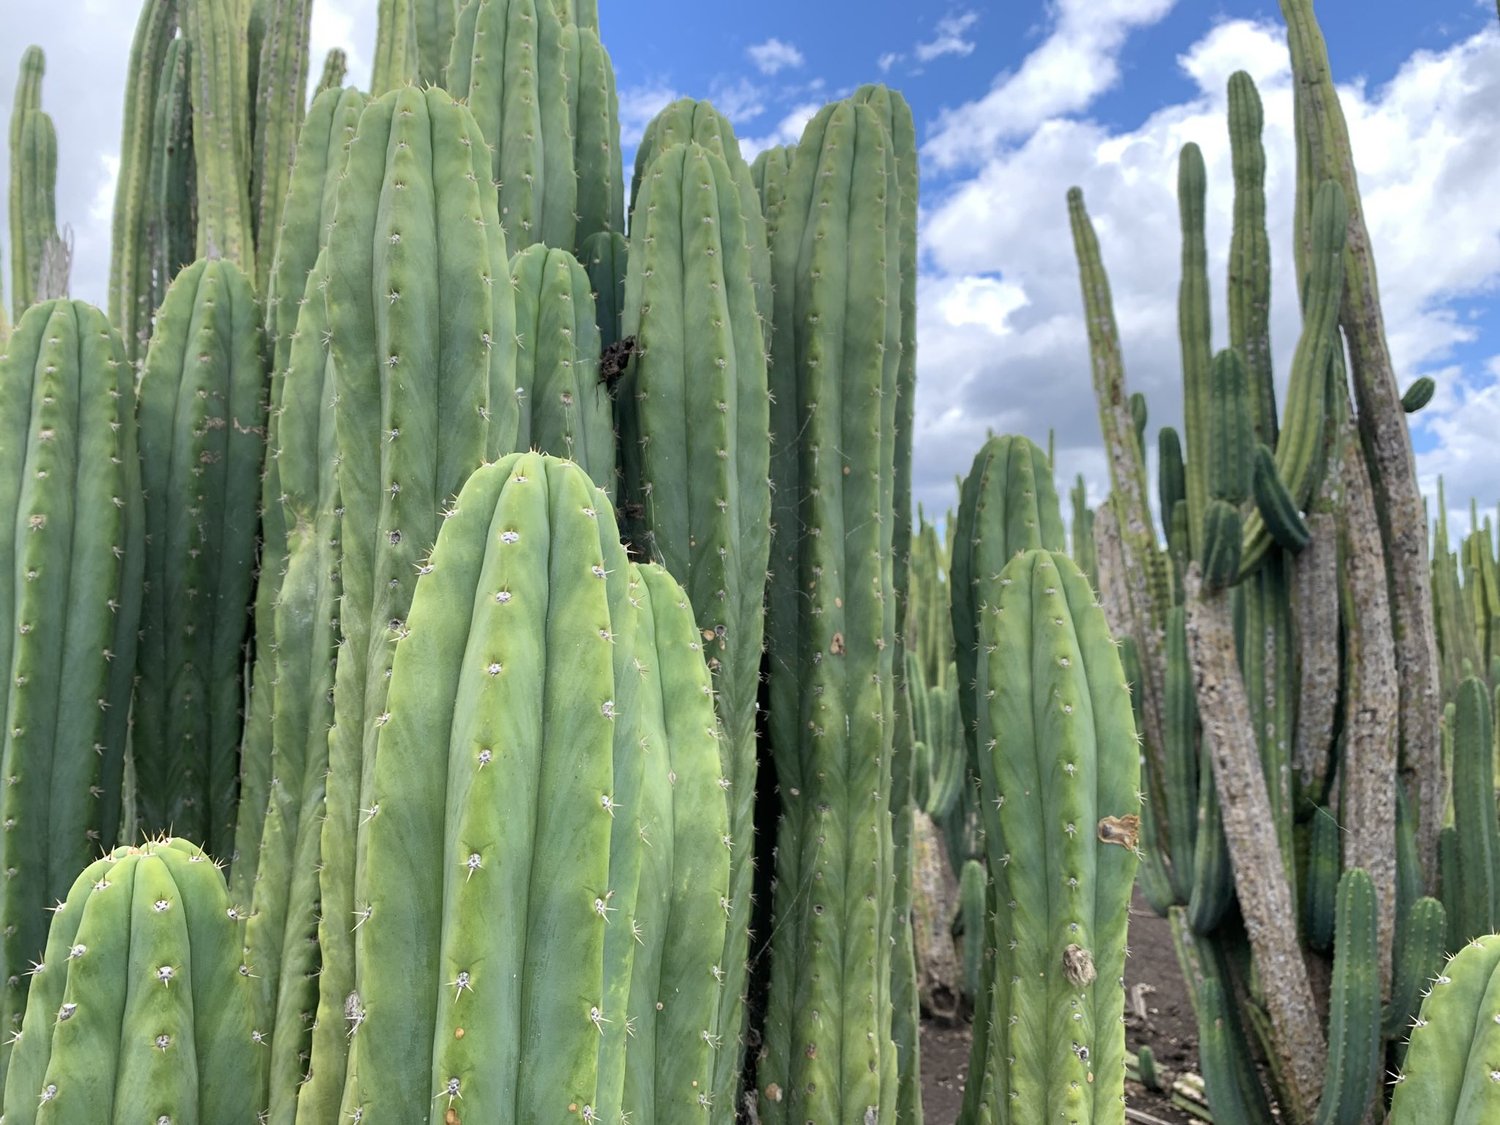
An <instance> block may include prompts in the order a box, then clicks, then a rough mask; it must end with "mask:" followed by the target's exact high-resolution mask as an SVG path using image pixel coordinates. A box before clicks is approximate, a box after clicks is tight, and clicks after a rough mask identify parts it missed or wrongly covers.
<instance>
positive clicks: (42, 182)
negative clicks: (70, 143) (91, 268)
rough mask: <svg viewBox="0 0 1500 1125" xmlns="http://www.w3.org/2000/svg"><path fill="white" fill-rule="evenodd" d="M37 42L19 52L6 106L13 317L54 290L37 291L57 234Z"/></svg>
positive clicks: (51, 146)
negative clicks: (11, 93) (10, 99)
mask: <svg viewBox="0 0 1500 1125" xmlns="http://www.w3.org/2000/svg"><path fill="white" fill-rule="evenodd" d="M45 68H46V60H45V59H44V58H43V56H42V49H41V48H40V47H27V48H26V52H25V53H24V54H23V55H22V56H21V74H20V77H19V78H18V79H17V80H16V95H15V101H14V102H12V103H11V110H10V284H11V299H12V301H13V302H14V304H13V308H14V309H15V317H16V319H17V320H20V319H21V314H22V313H24V312H25V311H26V309H27V307H28V306H29V305H31V304H32V303H33V302H35V301H37V300H40V299H42V298H43V297H56V296H59V295H60V294H58V293H42V292H40V290H39V288H38V283H39V281H40V280H41V272H42V259H43V256H44V255H45V253H46V248H47V244H48V241H49V240H55V239H56V238H57V132H56V130H55V129H54V128H53V126H52V118H51V117H50V116H49V115H48V114H46V113H44V112H43V111H42V73H43V71H44V70H45Z"/></svg>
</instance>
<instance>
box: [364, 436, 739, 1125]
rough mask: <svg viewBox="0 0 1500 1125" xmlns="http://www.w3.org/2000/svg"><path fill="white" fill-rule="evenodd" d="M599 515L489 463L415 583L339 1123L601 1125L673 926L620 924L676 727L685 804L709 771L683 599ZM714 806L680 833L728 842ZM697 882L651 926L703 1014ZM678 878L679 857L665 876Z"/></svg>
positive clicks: (700, 888) (612, 1113) (596, 504)
mask: <svg viewBox="0 0 1500 1125" xmlns="http://www.w3.org/2000/svg"><path fill="white" fill-rule="evenodd" d="M603 499H604V498H603V496H602V495H601V494H599V493H598V491H597V490H596V489H595V488H594V486H593V484H592V482H590V481H589V480H588V478H587V476H586V475H585V474H584V473H583V472H582V471H580V470H579V469H578V468H577V467H576V466H574V465H571V464H568V463H566V462H563V461H559V460H556V459H553V458H548V457H544V456H542V455H539V454H534V453H527V454H516V455H512V456H509V457H505V458H502V459H501V460H500V461H499V462H497V463H495V464H493V465H488V466H485V467H483V468H481V469H480V470H478V471H477V472H475V473H474V474H473V475H472V476H471V477H470V478H469V480H468V482H467V483H466V484H465V486H464V489H463V491H462V493H461V494H460V496H459V499H458V503H457V505H456V509H455V512H454V514H453V516H452V517H451V518H450V519H449V520H448V521H447V522H446V523H445V524H444V525H443V529H442V533H441V535H440V536H439V537H438V542H437V545H436V547H435V548H434V549H433V552H432V555H431V556H430V558H429V560H428V562H427V564H426V572H425V573H424V575H423V576H422V579H421V581H419V583H418V586H417V592H416V596H415V598H414V600H413V603H412V607H411V614H410V617H409V619H408V622H407V630H406V633H405V635H404V636H403V638H402V640H401V641H400V643H399V644H398V646H397V653H396V658H395V662H394V666H393V669H392V677H391V688H390V694H389V720H388V722H387V723H386V724H385V725H384V726H383V727H382V730H381V735H380V752H379V756H378V758H377V759H376V769H375V782H374V791H373V801H372V804H371V806H370V807H371V809H372V812H371V813H370V820H369V825H368V837H369V861H368V863H367V865H366V867H365V882H364V884H363V885H362V889H361V895H362V897H361V907H360V910H361V919H360V926H359V929H358V931H357V937H358V943H359V961H358V963H359V987H358V992H357V996H356V999H355V1000H354V1001H353V1003H352V1006H351V1012H352V1018H353V1023H354V1034H353V1043H354V1047H353V1054H352V1058H351V1063H350V1076H349V1082H348V1086H347V1089H346V1091H345V1100H344V1107H343V1111H342V1112H343V1115H344V1116H348V1115H350V1114H358V1115H359V1118H358V1119H360V1120H363V1121H365V1122H368V1123H370V1125H378V1123H381V1122H394V1121H399V1122H411V1121H420V1120H430V1121H432V1122H434V1123H437V1122H440V1121H443V1120H451V1118H452V1116H454V1113H453V1112H452V1111H453V1110H454V1108H455V1107H456V1106H461V1107H462V1111H463V1114H464V1116H465V1117H477V1118H481V1119H485V1118H488V1119H493V1120H500V1119H505V1120H516V1121H541V1120H550V1119H553V1118H561V1117H564V1116H566V1115H568V1114H577V1115H578V1119H579V1120H583V1121H590V1120H611V1121H613V1120H617V1119H618V1115H619V1109H620V1105H621V1099H622V1095H623V1091H624V1078H625V1074H626V1072H627V1071H626V1064H627V1052H628V1049H629V1048H628V1044H629V1043H630V1040H629V1038H628V1036H627V1030H626V1020H627V1015H628V1014H629V1013H628V1010H627V1007H626V1005H625V1004H624V1003H623V1002H622V1003H620V1004H619V1005H618V1006H616V1004H614V1003H612V1002H611V998H612V997H620V998H621V999H622V1000H623V998H625V997H628V996H629V994H630V991H631V987H632V983H633V982H632V979H631V976H630V965H629V963H628V961H627V960H626V958H629V959H634V960H636V962H637V963H638V964H641V965H642V968H643V969H644V968H645V967H646V964H647V962H648V961H649V959H650V958H651V956H652V955H653V953H654V951H655V945H654V943H655V942H657V941H660V940H662V939H664V938H666V937H667V936H669V935H668V933H667V930H666V926H667V924H668V921H669V916H668V914H667V912H666V910H667V903H664V902H660V901H658V902H655V903H652V902H647V901H645V900H639V901H638V898H637V893H636V891H637V887H636V882H635V881H636V880H638V879H639V878H640V877H641V875H642V871H643V870H645V868H644V867H643V866H642V865H643V863H644V860H643V853H644V851H645V850H646V848H645V845H644V843H643V842H642V841H641V839H640V830H641V827H642V822H641V817H642V815H643V813H644V812H645V810H646V809H649V808H656V809H660V808H661V802H663V801H670V800H672V799H673V798H672V797H671V796H669V794H668V793H663V792H661V791H660V782H661V781H662V780H663V779H664V773H663V767H662V764H661V763H660V762H658V761H657V760H656V759H658V758H659V757H660V755H661V754H662V753H663V752H664V751H665V747H666V740H667V738H668V737H669V736H670V735H672V734H673V732H674V729H676V728H677V724H680V731H681V732H682V734H681V735H680V736H679V737H678V738H676V739H674V741H673V743H672V746H673V748H672V751H671V753H673V754H674V755H675V754H676V753H677V752H678V751H679V749H680V751H681V753H683V754H684V755H685V756H688V757H689V758H691V759H692V761H691V764H690V765H689V766H688V767H687V768H685V770H684V772H683V773H682V774H681V775H680V780H681V782H682V784H684V785H686V786H689V787H690V791H692V792H696V793H698V794H700V795H701V794H702V793H703V786H704V783H705V780H706V778H707V776H711V775H713V774H714V773H715V766H716V759H717V750H716V748H715V747H714V745H713V739H712V738H711V737H709V736H708V732H710V731H711V730H712V729H713V715H712V711H711V704H710V701H709V695H708V693H707V691H706V690H705V689H706V686H707V685H706V682H705V680H704V673H703V672H702V671H701V670H699V669H697V668H694V667H693V665H692V660H691V655H692V654H691V649H687V648H686V646H685V645H684V643H683V642H684V640H685V639H686V634H687V631H688V630H689V629H690V628H691V624H690V619H689V617H688V614H687V613H686V611H685V607H684V606H683V605H682V602H683V601H684V599H683V595H682V594H681V592H680V590H678V589H675V588H674V587H675V584H674V583H672V582H671V580H670V579H669V578H667V577H666V576H665V575H659V576H655V577H653V578H652V579H649V580H643V579H642V577H641V576H640V575H639V573H638V572H636V570H635V568H634V567H633V566H632V565H631V564H630V563H629V562H628V560H627V559H626V557H625V553H624V550H623V548H622V547H621V546H620V544H619V541H618V537H617V534H616V530H615V526H614V521H613V519H612V517H611V514H610V511H609V508H608V505H606V504H604V503H603ZM643 584H644V588H642V587H643ZM645 601H649V603H650V604H649V610H648V609H646V608H645V607H644V604H642V606H641V608H638V605H637V603H644V602H645ZM645 612H649V613H651V614H652V615H653V619H654V628H652V629H651V630H650V631H648V630H647V629H644V628H642V627H641V626H640V624H639V622H638V617H639V616H640V615H641V614H642V613H645ZM653 648H654V651H653ZM685 649H686V651H685ZM685 657H688V659H684V658H685ZM653 676H659V677H660V680H659V681H658V683H659V685H660V686H656V685H654V684H653V683H652V677H653ZM669 676H670V677H673V680H672V682H673V683H674V684H679V685H683V686H686V690H682V687H676V688H675V689H673V688H670V687H669V684H668V677H669ZM679 676H681V677H686V679H685V681H684V680H678V679H676V677H679ZM669 691H670V695H668V694H666V693H667V692H669ZM653 698H654V700H655V706H654V708H653ZM653 719H658V720H659V725H657V726H656V729H654V730H653V729H652V726H653ZM688 732H691V733H690V734H689V733H688ZM643 738H644V739H645V742H644V743H643V742H642V739H643ZM643 746H644V749H645V753H643ZM648 760H649V761H650V766H649V771H650V772H649V774H648V772H647V771H648V766H647V762H648ZM668 768H669V769H670V768H671V767H670V766H668ZM648 785H649V786H650V787H651V788H652V790H653V791H652V793H651V794H650V795H649V796H648V795H647V793H646V792H645V789H646V787H647V786H648ZM670 785H671V782H670V780H668V788H669V789H670ZM709 793H710V794H711V795H715V794H717V793H718V788H717V785H716V784H715V783H712V782H709ZM445 794H446V795H445ZM719 800H720V801H722V798H719ZM713 806H714V802H713V800H710V804H709V806H708V808H707V809H706V810H704V811H703V813H702V814H699V813H698V812H697V810H694V816H697V815H702V816H703V824H702V825H698V826H694V829H693V830H694V831H695V832H701V829H702V828H703V827H709V828H712V827H718V828H720V829H722V827H723V825H724V823H725V820H724V817H725V813H724V811H723V805H722V803H720V804H719V805H718V811H717V814H715V812H714V807H713ZM683 827H684V830H687V826H683ZM688 838H689V839H701V837H697V836H689V837H688ZM683 842H685V841H683ZM667 843H668V841H667V840H666V839H664V840H663V845H664V847H665V846H666V845H667ZM677 843H678V840H677V839H676V837H675V834H674V836H673V839H672V845H673V847H672V852H673V854H674V856H675V854H676V845H677ZM714 856H717V857H718V858H717V859H715V858H713V857H714ZM695 859H696V860H697V861H699V862H701V864H702V865H703V866H701V867H699V868H698V870H699V871H700V872H701V873H702V874H703V875H704V876H705V878H703V879H696V878H689V880H688V882H687V883H686V884H685V885H684V886H683V887H681V888H680V889H677V888H674V891H675V892H676V893H675V894H674V896H673V897H672V905H673V907H674V908H675V909H674V911H673V913H672V914H671V915H670V917H676V918H678V919H679V922H680V924H681V926H682V927H683V928H684V929H687V928H689V927H692V928H693V929H694V931H695V932H696V934H697V935H698V936H699V937H701V938H702V939H703V941H702V942H701V944H698V945H697V947H696V948H695V949H693V950H691V951H690V950H689V949H687V948H684V944H683V942H682V941H680V940H679V941H675V942H671V943H669V947H668V948H670V949H673V950H675V951H676V953H675V954H674V955H682V956H684V957H688V958H692V959H693V960H694V967H693V968H691V969H689V968H686V967H685V968H684V970H683V973H682V975H681V976H678V977H676V978H675V979H674V987H678V988H682V989H684V990H688V991H690V992H692V993H694V994H695V999H694V1000H692V1001H687V1002H688V1003H693V1004H696V1005H697V1008H698V1010H699V1012H700V1013H702V1012H709V1011H711V1009H712V1007H713V1004H714V1001H713V998H712V996H713V994H712V989H713V984H712V981H713V977H712V974H711V973H710V972H709V969H710V965H709V964H707V963H706V962H707V961H708V959H709V958H711V957H712V956H713V951H715V950H716V949H717V948H719V946H720V944H721V943H722V934H721V933H715V928H716V926H722V925H723V921H722V919H723V914H722V911H720V910H719V909H718V896H719V895H720V894H722V893H723V890H724V888H725V886H726V884H725V874H724V872H725V870H726V868H725V865H724V859H723V852H722V841H721V842H720V845H719V847H718V848H715V849H714V850H712V851H710V852H709V853H708V854H707V855H700V856H697V857H695ZM714 865H717V868H718V874H717V875H712V876H711V875H710V874H709V872H710V871H711V870H712V868H713V867H714ZM675 870H676V867H675V862H674V871H675ZM693 870H694V866H693V864H692V863H689V862H687V857H684V863H683V870H682V871H681V874H682V875H684V876H690V873H691V872H692V871H693ZM408 871H418V872H423V873H424V875H423V877H422V878H420V879H417V880H412V879H410V878H408V877H407V876H406V872H408ZM656 872H657V873H656V874H655V875H653V878H659V868H657V869H656ZM674 881H675V879H674ZM648 885H652V886H659V885H660V884H659V883H654V882H653V883H648ZM684 910H687V911H693V912H694V914H693V918H695V919H696V920H697V921H696V922H694V921H693V920H692V919H690V918H688V917H686V916H684V915H683V914H682V913H681V911H684ZM715 913H717V915H718V917H717V919H714V920H713V921H712V922H710V921H709V919H710V917H711V916H712V915H714V914H715ZM637 930H638V932H639V935H640V938H641V941H642V942H643V943H646V944H639V945H638V944H637V942H636V941H635V932H636V931H637ZM678 936H679V938H685V936H686V935H685V934H683V935H678ZM663 955H664V956H665V955H666V953H665V950H664V952H663ZM700 973H701V974H702V976H703V977H704V978H705V979H704V980H703V981H702V982H701V983H695V979H696V978H697V976H698V975H699V974H700ZM651 984H652V982H651V981H650V980H643V981H642V982H641V986H642V988H649V987H650V986H651ZM700 990H701V991H700ZM705 993H706V996H707V1000H706V1002H705V999H704V994H705ZM664 1012H665V1006H664ZM684 1014H685V1013H684ZM675 1018H676V1016H675V1014H674V1015H673V1016H666V1015H665V1014H663V1015H660V1016H658V1018H657V1020H656V1031H657V1039H656V1040H655V1042H654V1049H655V1052H656V1055H657V1060H656V1061H657V1062H659V1063H661V1064H663V1065H664V1066H667V1067H668V1068H670V1067H671V1066H673V1065H681V1066H682V1067H683V1075H682V1078H681V1079H680V1080H679V1088H678V1089H676V1090H675V1091H672V1092H671V1096H672V1097H673V1098H680V1097H682V1096H683V1095H684V1094H687V1093H688V1091H687V1090H684V1089H681V1088H680V1085H681V1084H687V1085H688V1089H690V1088H691V1087H690V1080H689V1079H688V1078H687V1076H688V1075H696V1076H697V1080H698V1081H700V1082H701V1081H702V1080H703V1079H704V1077H706V1074H707V1072H708V1065H709V1064H708V1062H707V1060H706V1059H705V1058H704V1053H703V1044H704V1039H703V1037H704V1035H705V1029H704V1028H703V1027H701V1026H691V1027H690V1028H688V1029H687V1039H688V1041H687V1042H684V1041H683V1040H682V1039H680V1038H675V1037H673V1036H668V1035H665V1034H664V1032H665V1031H666V1030H667V1028H669V1027H674V1026H676V1027H678V1028H679V1030H681V1029H680V1025H676V1024H675V1023H674V1022H673V1021H674V1020H675ZM639 1026H640V1025H639V1024H637V1030H638V1031H639ZM707 1034H708V1035H709V1036H710V1038H711V1036H712V1029H711V1028H709V1029H707ZM414 1042H421V1043H423V1044H424V1045H426V1044H432V1045H433V1046H432V1048H431V1049H430V1050H427V1049H424V1050H420V1051H413V1050H412V1049H411V1047H412V1044H413V1043H414ZM690 1054H694V1055H695V1056H696V1061H694V1060H693V1059H690V1058H689V1057H688V1056H689V1055H690ZM674 1055H675V1057H674ZM655 1092H656V1095H657V1097H658V1098H662V1099H664V1098H665V1097H666V1096H667V1094H668V1091H667V1090H666V1089H665V1088H664V1087H663V1085H662V1084H661V1082H660V1081H658V1084H657V1086H656V1091H655ZM699 1092H703V1091H702V1089H701V1087H700V1090H699ZM691 1096H692V1095H689V1097H691ZM460 1098H461V1099H462V1101H461V1102H460V1101H459V1099H460ZM694 1108H695V1110H696V1108H697V1107H696V1106H695V1107H694ZM700 1112H701V1111H700ZM658 1119H665V1118H658Z"/></svg>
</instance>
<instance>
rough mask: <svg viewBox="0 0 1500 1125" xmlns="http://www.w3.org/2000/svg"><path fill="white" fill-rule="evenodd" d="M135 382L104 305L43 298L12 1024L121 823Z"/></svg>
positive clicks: (23, 521)
mask: <svg viewBox="0 0 1500 1125" xmlns="http://www.w3.org/2000/svg"><path fill="white" fill-rule="evenodd" d="M133 383H134V380H133V379H132V377H131V370H130V366H129V364H128V363H127V362H126V360H125V354H124V351H123V346H122V344H121V341H120V338H119V336H118V335H117V334H116V333H115V332H114V330H113V329H112V328H110V326H109V323H108V322H107V321H106V320H105V318H104V314H103V313H101V312H99V310H97V309H95V308H93V307H91V306H89V305H86V304H84V303H82V302H77V301H61V300H58V301H48V302H44V303H42V304H40V305H33V306H32V307H31V308H30V309H29V310H27V312H26V315H25V316H23V317H22V318H21V319H20V321H19V323H17V325H16V327H15V331H14V332H13V333H12V335H11V338H10V340H9V341H8V342H7V345H6V351H5V354H4V356H3V357H0V426H3V429H0V526H3V527H7V528H14V529H16V530H15V531H13V532H11V533H10V534H7V535H5V536H4V537H0V573H4V574H5V576H6V578H5V581H4V582H3V583H0V588H3V589H4V591H5V595H4V597H3V599H0V668H5V669H7V672H6V677H7V679H6V684H7V687H6V691H5V692H4V694H3V695H0V730H3V732H4V734H3V741H0V754H3V758H0V769H3V771H4V776H5V777H6V778H8V779H11V780H10V783H9V784H7V785H6V786H5V787H4V799H3V802H0V820H3V824H4V830H3V833H0V870H7V869H8V870H14V871H15V875H14V876H12V877H11V878H9V879H7V880H6V881H5V887H4V894H3V897H0V923H3V929H4V935H5V936H4V950H5V970H4V971H5V976H6V979H7V980H8V981H9V982H10V984H9V987H7V988H6V989H5V991H4V999H3V1008H0V1025H3V1027H4V1029H5V1030H6V1031H7V1032H13V1031H15V1030H16V1028H17V1027H18V1026H19V1022H20V1019H21V1013H22V1008H23V1006H24V1004H25V1000H26V987H25V978H24V975H23V974H24V970H25V968H26V966H27V965H29V964H30V963H31V962H33V961H35V960H36V959H37V958H38V956H39V955H40V952H41V950H42V947H43V945H44V943H45V940H46V925H45V919H46V907H47V906H49V905H50V904H52V903H53V902H55V901H57V899H58V898H60V897H61V896H62V895H63V894H64V893H65V892H66V889H67V887H68V885H69V884H70V882H71V880H72V878H73V876H74V875H75V874H76V873H77V872H78V871H79V870H80V869H81V868H82V867H83V866H84V865H85V864H86V863H88V861H89V860H90V859H91V858H92V857H93V856H94V855H96V854H97V853H98V849H99V848H100V846H101V845H102V844H104V843H107V842H112V841H113V840H115V839H116V836H117V833H118V831H119V809H120V785H121V770H122V768H123V757H124V750H125V737H126V729H127V721H128V716H129V713H130V680H131V675H132V673H133V671H134V669H135V647H136V626H137V622H138V621H139V619H140V606H141V578H142V565H143V563H142V559H143V543H142V522H143V521H142V513H141V485H140V462H139V460H138V454H137V446H136V428H135V392H134V386H133ZM62 607H67V608H68V613H67V614H66V616H65V618H64V617H63V616H62V615H61V613H60V611H61V609H62ZM32 1096H33V1097H34V1096H35V1094H33V1095H32Z"/></svg>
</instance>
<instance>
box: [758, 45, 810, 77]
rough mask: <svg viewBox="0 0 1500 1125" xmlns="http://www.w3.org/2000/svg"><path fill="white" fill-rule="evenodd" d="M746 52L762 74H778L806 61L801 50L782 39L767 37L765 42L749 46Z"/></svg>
mask: <svg viewBox="0 0 1500 1125" xmlns="http://www.w3.org/2000/svg"><path fill="white" fill-rule="evenodd" d="M745 54H747V55H749V56H750V61H751V62H753V63H754V64H755V66H756V68H757V69H758V70H759V71H760V72H761V73H762V74H776V73H779V72H780V71H783V70H789V69H792V68H794V67H799V66H801V65H802V63H803V61H804V60H803V58H802V52H801V51H799V50H797V48H796V47H795V46H793V45H792V44H791V43H784V42H782V41H781V40H780V39H767V40H766V41H765V42H764V43H756V44H754V45H753V46H751V47H747V48H746V49H745Z"/></svg>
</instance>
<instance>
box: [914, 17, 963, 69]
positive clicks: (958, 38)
mask: <svg viewBox="0 0 1500 1125" xmlns="http://www.w3.org/2000/svg"><path fill="white" fill-rule="evenodd" d="M978 22H979V13H978V12H958V13H956V14H954V15H950V16H944V17H943V18H942V19H940V20H938V23H937V29H936V34H934V35H933V37H932V38H931V39H928V40H927V41H925V42H923V43H918V44H917V45H916V46H915V47H913V48H912V53H913V54H914V55H916V56H917V61H918V62H924V63H928V62H931V61H932V60H933V59H937V58H941V57H942V56H944V55H970V54H973V53H974V41H973V40H972V39H969V38H967V35H968V32H969V29H970V28H972V27H973V26H974V25H975V24H976V23H978Z"/></svg>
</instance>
